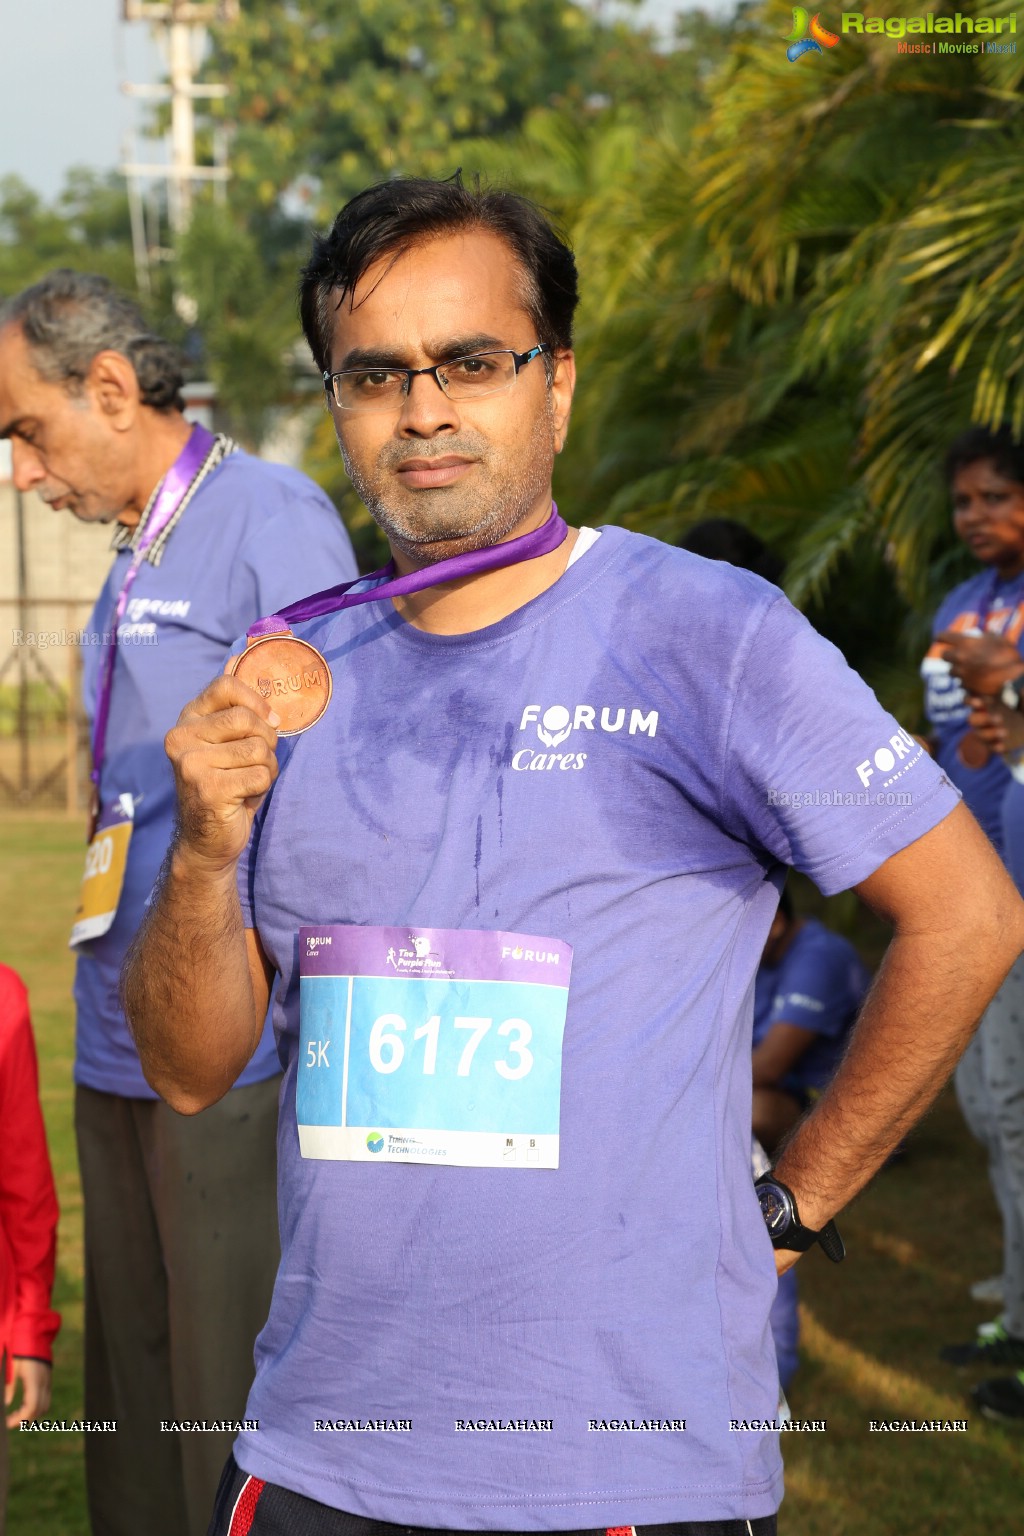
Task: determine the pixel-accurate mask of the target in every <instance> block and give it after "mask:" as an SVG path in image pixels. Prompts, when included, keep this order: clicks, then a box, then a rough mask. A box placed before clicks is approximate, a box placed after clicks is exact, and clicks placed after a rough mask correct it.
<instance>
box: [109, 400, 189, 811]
mask: <svg viewBox="0 0 1024 1536" xmlns="http://www.w3.org/2000/svg"><path fill="white" fill-rule="evenodd" d="M215 441H216V439H215V438H214V436H213V433H212V432H207V430H206V428H205V427H203V426H200V425H199V423H198V422H197V423H196V425H195V426H194V427H193V428H192V432H191V434H190V436H189V440H188V442H187V443H186V444H185V446H184V448H183V449H182V450H181V452H180V453H179V455H178V457H177V458H176V459H175V461H174V463H173V464H172V465H171V467H170V469H169V470H168V471H167V473H166V475H165V476H164V481H163V485H162V486H161V487H160V492H159V495H158V496H157V498H156V502H155V503H154V506H153V509H152V511H151V512H150V514H149V517H148V518H147V520H146V529H145V532H144V533H143V535H142V537H141V539H140V540H139V542H138V544H137V545H136V546H135V551H134V554H133V556H132V562H131V564H130V565H129V567H128V571H127V573H126V575H125V578H124V581H123V582H122V583H121V590H120V592H119V593H118V594H117V602H116V603H115V604H114V620H113V629H112V633H111V637H110V646H109V648H108V650H107V652H106V655H105V657H104V667H103V675H102V677H101V679H100V689H99V696H98V698H97V701H96V721H95V724H94V726H93V733H92V773H91V774H90V778H91V779H92V783H93V788H94V790H95V793H96V796H97V798H98V796H99V788H100V772H101V770H102V767H103V754H104V749H105V747H106V741H107V724H108V722H109V719H110V695H111V692H112V690H113V686H114V663H115V661H116V660H117V632H118V629H119V628H120V624H121V620H122V619H123V618H124V614H125V609H126V608H127V607H128V594H129V593H130V592H131V589H132V587H133V586H134V585H135V578H136V576H137V575H138V574H139V571H140V569H141V567H142V562H143V560H144V559H145V558H146V553H147V551H148V550H149V548H150V547H151V545H152V544H153V543H155V541H156V540H157V539H158V538H159V537H160V535H161V534H162V533H163V531H164V529H165V528H166V527H167V524H168V523H169V522H170V520H171V518H172V517H173V516H174V514H175V512H177V510H178V508H179V507H180V506H181V503H182V501H183V500H184V498H185V493H186V492H187V490H188V488H189V486H190V485H191V484H192V481H193V480H194V479H195V477H196V474H197V473H198V471H199V470H200V468H201V467H202V464H203V460H204V459H205V458H206V456H207V454H208V453H209V452H210V449H211V448H212V447H213V444H214V442H215Z"/></svg>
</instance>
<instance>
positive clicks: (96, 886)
mask: <svg viewBox="0 0 1024 1536" xmlns="http://www.w3.org/2000/svg"><path fill="white" fill-rule="evenodd" d="M216 441H217V439H216V438H215V437H214V435H213V433H212V432H208V431H207V430H206V428H205V427H203V426H200V425H198V423H197V424H196V425H195V426H194V427H193V428H192V431H191V433H190V434H189V439H188V442H187V443H186V444H185V446H184V448H183V449H182V450H181V452H180V453H179V455H178V457H177V458H176V459H175V461H174V463H173V464H172V465H171V467H170V469H169V470H168V471H167V474H166V475H165V476H164V480H163V484H162V485H161V486H160V489H159V491H158V493H157V497H156V501H155V502H154V503H153V507H152V510H151V512H150V514H149V517H148V518H147V519H146V525H145V528H144V529H143V531H142V534H141V536H140V538H139V540H138V543H137V544H136V546H135V549H134V552H133V554H132V559H131V562H130V563H129V566H128V570H127V571H126V572H125V576H124V580H123V581H122V583H121V586H120V589H119V591H118V594H117V597H116V598H115V600H114V609H113V615H112V618H111V623H110V632H109V634H108V635H107V637H106V638H107V640H108V642H109V644H108V646H107V649H106V652H105V654H104V658H103V668H102V671H101V673H100V684H99V692H98V694H97V699H96V717H95V720H94V722H93V733H92V771H91V773H90V779H91V781H92V794H91V796H90V805H89V836H88V843H89V846H88V849H87V852H86V856H85V870H84V872H83V875H82V885H81V891H80V894H79V902H78V909H77V911H76V912H75V918H74V922H73V924H72V928H71V940H70V942H71V945H72V947H74V946H75V945H77V944H83V943H86V942H87V941H88V940H89V939H95V938H99V937H100V935H101V934H104V933H106V932H107V930H108V929H109V928H110V926H111V924H112V923H113V921H114V917H115V915H116V913H117V905H118V902H119V901H120V899H121V889H122V887H123V885H124V875H125V868H126V866H127V862H128V844H129V843H130V841H131V835H132V821H133V818H134V814H135V807H134V803H133V800H132V797H131V795H130V794H117V795H114V796H112V797H108V799H107V803H106V804H104V803H103V798H102V796H101V792H100V780H101V775H102V773H103V759H104V756H105V753H106V742H107V727H108V724H109V722H110V701H111V696H112V694H113V688H114V670H115V667H116V664H117V650H118V633H119V629H120V625H121V620H122V619H123V618H124V615H125V613H126V611H127V608H128V598H129V596H130V594H131V590H132V587H133V586H134V585H135V579H136V577H137V576H138V574H139V571H140V570H141V568H142V563H143V561H144V560H145V558H146V555H147V554H148V552H149V550H150V549H151V548H152V547H153V545H154V544H155V543H156V541H157V539H158V538H159V537H160V535H161V534H162V533H163V532H164V530H165V529H166V528H167V527H168V525H169V524H170V522H171V520H172V519H173V517H174V515H175V513H176V512H177V511H178V509H179V507H180V506H181V504H182V502H183V501H184V499H185V497H186V496H187V495H188V491H189V488H190V486H191V485H192V483H193V482H194V480H195V478H196V475H197V474H198V473H199V471H200V470H201V469H202V467H203V464H204V463H205V461H206V459H207V458H208V457H209V454H210V450H211V448H212V447H213V446H214V444H215V443H216Z"/></svg>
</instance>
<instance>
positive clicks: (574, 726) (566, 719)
mask: <svg viewBox="0 0 1024 1536" xmlns="http://www.w3.org/2000/svg"><path fill="white" fill-rule="evenodd" d="M519 731H520V734H522V733H523V732H524V731H525V732H527V733H528V736H527V739H528V740H529V739H530V736H532V734H533V732H536V735H537V740H538V741H539V742H540V743H541V744H542V746H545V747H547V748H548V749H549V750H548V751H547V752H538V751H537V750H536V749H535V748H534V747H532V746H529V747H520V748H519V750H518V751H516V752H514V753H513V754H512V767H513V769H514V771H515V772H517V773H522V772H525V771H527V770H534V771H536V770H537V769H541V770H550V769H552V768H557V769H561V770H565V769H568V770H570V771H573V772H577V771H578V770H579V769H581V768H583V767H584V766H585V765H586V761H587V756H588V754H587V753H586V752H577V751H570V752H556V751H555V750H554V749H555V747H560V746H562V744H563V743H564V742H566V741H568V740H569V738H570V736H572V735H573V733H574V732H576V733H577V734H576V741H575V742H574V743H573V745H574V746H579V745H581V744H582V742H583V741H585V740H587V737H586V736H585V735H583V734H582V733H584V732H591V733H594V732H597V733H602V732H603V733H604V734H605V735H609V736H614V735H617V734H618V733H619V732H620V731H624V732H625V734H626V735H627V736H636V735H638V734H639V735H643V736H651V737H653V736H655V735H656V734H657V731H658V711H657V710H656V709H651V710H647V711H646V712H645V711H644V710H642V709H636V708H632V707H631V708H629V709H627V708H626V707H625V706H624V705H619V706H617V707H615V708H610V707H609V706H607V705H605V706H603V707H600V708H599V707H597V706H595V705H593V704H576V705H574V707H573V708H572V709H569V708H567V707H566V705H564V704H549V705H548V706H547V708H546V709H545V708H544V707H543V706H542V705H540V704H527V705H526V707H525V709H524V710H523V714H522V719H521V720H520V722H519Z"/></svg>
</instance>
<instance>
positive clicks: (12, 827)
mask: <svg viewBox="0 0 1024 1536" xmlns="http://www.w3.org/2000/svg"><path fill="white" fill-rule="evenodd" d="M83 837H84V833H83V828H82V827H81V826H80V825H78V824H77V823H72V822H68V821H63V820H59V819H56V818H38V819H36V818H32V817H29V816H23V817H21V818H19V819H18V820H14V819H8V820H3V821H0V848H2V850H3V857H2V860H0V932H2V933H3V935H4V943H3V947H2V952H0V958H2V959H3V960H4V961H5V962H6V963H7V964H9V965H13V966H14V967H15V968H16V969H17V970H19V971H20V972H21V973H22V975H23V976H24V978H25V980H26V982H27V983H28V986H29V991H30V995H31V999H32V1008H33V1018H34V1022H35V1027H36V1034H37V1039H38V1042H39V1055H40V1063H41V1070H42V1093H43V1105H44V1109H45V1112H46V1122H47V1126H48V1129H49V1135H50V1148H51V1152H52V1156H53V1161H54V1167H55V1171H56V1176H57V1188H58V1194H59V1196H60V1202H61V1224H60V1249H59V1254H58V1277H57V1295H56V1305H57V1307H58V1308H59V1310H60V1311H61V1312H62V1313H63V1316H64V1326H63V1329H62V1330H61V1333H60V1336H59V1338H58V1340H57V1358H56V1373H55V1378H54V1404H53V1409H52V1416H53V1417H54V1418H74V1417H76V1416H78V1415H80V1413H81V1411H82V1400H81V1388H80V1379H81V1359H82V1299H81V1298H82V1259H81V1237H82V1211H81V1195H80V1191H79V1187H78V1174H77V1169H76V1165H75V1151H74V1137H73V1133H72V1127H71V1061H72V1045H73V1034H72V1016H71V1003H70V990H71V973H72V961H71V956H70V954H69V952H68V950H67V947H66V945H67V929H68V925H69V922H70V916H71V913H72V911H73V909H74V898H75V894H76V890H77V885H78V879H79V876H80V874H81V867H82V861H83V857H84V843H83ZM840 899H841V900H842V898H840ZM801 904H802V903H801ZM842 926H844V927H845V926H848V925H847V924H846V923H843V925H842ZM865 939H866V947H867V949H868V950H869V951H872V950H873V949H874V946H875V943H876V940H877V935H874V934H872V933H866V934H865ZM841 1227H842V1231H843V1234H844V1237H845V1239H846V1244H847V1248H848V1250H849V1257H848V1259H847V1261H846V1263H845V1264H843V1265H842V1266H841V1267H840V1268H835V1267H833V1266H832V1265H830V1264H829V1263H828V1262H827V1260H826V1259H825V1258H824V1256H823V1255H821V1254H820V1253H818V1252H814V1253H812V1254H809V1255H807V1257H806V1258H804V1259H802V1260H801V1262H800V1279H801V1287H802V1298H803V1307H802V1318H803V1350H802V1365H801V1368H800V1371H799V1374H798V1375H797V1378H796V1381H795V1382H794V1385H793V1389H792V1391H791V1394H790V1398H791V1404H792V1408H793V1412H794V1415H795V1416H796V1417H797V1418H802V1419H825V1420H826V1421H827V1423H828V1430H827V1432H826V1433H825V1434H807V1435H800V1436H797V1435H794V1436H792V1437H791V1438H789V1439H787V1440H786V1441H785V1443H784V1451H785V1453H786V1466H787V1488H788V1492H787V1497H786V1502H785V1505H784V1507H783V1514H782V1518H781V1530H782V1532H783V1536H1011V1533H1015V1532H1018V1531H1020V1530H1022V1529H1024V1430H1022V1431H1021V1432H1011V1431H1007V1430H1002V1429H999V1428H997V1427H995V1426H994V1425H991V1424H988V1423H986V1421H985V1420H983V1419H982V1418H980V1417H979V1416H977V1415H976V1414H973V1413H971V1411H970V1409H969V1407H968V1406H967V1402H966V1397H965V1392H966V1387H967V1385H969V1384H970V1381H971V1380H972V1378H971V1377H970V1376H963V1375H960V1374H958V1373H957V1372H954V1371H953V1370H951V1369H949V1368H948V1367H946V1366H944V1365H942V1364H940V1362H939V1361H938V1360H937V1359H936V1349H937V1347H938V1346H939V1344H941V1343H944V1342H949V1341H952V1340H957V1339H961V1338H967V1337H968V1336H969V1334H970V1333H971V1332H972V1331H973V1328H974V1326H975V1325H976V1324H977V1323H978V1322H981V1321H982V1320H983V1319H984V1318H985V1317H986V1316H987V1315H988V1314H987V1313H986V1311H985V1309H984V1308H979V1307H977V1306H976V1305H974V1304H973V1303H972V1302H971V1301H970V1300H969V1298H968V1295H967V1288H968V1285H969V1284H970V1282H971V1281H972V1280H975V1279H977V1278H979V1277H980V1276H982V1275H989V1274H992V1273H993V1271H994V1270H995V1269H996V1268H997V1265H998V1255H999V1234H998V1228H997V1223H996V1214H995V1207H994V1204H993V1201H992V1199H991V1196H990V1194H989V1192H988V1186H987V1182H986V1179H985V1175H984V1168H983V1164H982V1159H981V1155H980V1153H979V1151H978V1149H977V1147H975V1145H974V1143H973V1142H972V1141H971V1140H970V1139H969V1138H968V1136H967V1134H966V1132H965V1131H964V1129H963V1126H962V1124H961V1122H960V1118H959V1115H958V1113H957V1110H956V1106H955V1104H954V1102H953V1099H952V1095H951V1094H950V1093H949V1092H948V1091H947V1093H946V1094H944V1095H943V1097H942V1099H941V1100H940V1102H939V1105H938V1106H937V1108H936V1109H935V1111H934V1112H933V1113H932V1115H931V1116H930V1117H929V1118H928V1120H927V1121H926V1122H925V1124H924V1126H923V1127H922V1128H921V1129H920V1130H919V1131H918V1132H917V1133H916V1135H915V1136H914V1138H913V1140H912V1143H911V1145H910V1148H909V1151H908V1154H907V1156H906V1158H905V1159H904V1160H903V1161H902V1162H900V1163H898V1164H897V1165H895V1166H893V1167H892V1168H890V1169H887V1170H886V1171H885V1172H884V1173H882V1174H881V1175H880V1176H879V1177H878V1178H877V1179H876V1181H875V1183H874V1184H873V1186H872V1188H871V1189H870V1190H869V1191H868V1193H867V1194H866V1195H864V1196H863V1197H862V1198H861V1199H860V1200H859V1201H858V1202H857V1204H856V1205H855V1206H854V1208H853V1209H852V1210H850V1211H848V1212H847V1213H846V1215H845V1216H844V1218H843V1220H842V1222H841ZM975 1374H976V1373H975ZM897 1417H898V1418H908V1419H909V1418H914V1419H921V1418H941V1419H962V1418H968V1419H969V1428H968V1430H967V1432H966V1433H965V1434H943V1435H934V1434H933V1435H923V1434H916V1435H911V1434H898V1435H895V1434H888V1435H886V1434H879V1433H871V1432H870V1431H869V1429H868V1422H869V1420H871V1419H883V1418H884V1419H891V1418H897ZM11 1463H12V1466H11V1473H12V1489H11V1500H10V1508H9V1529H10V1532H11V1536H86V1533H87V1524H86V1518H85V1501H84V1491H83V1483H82V1447H81V1438H80V1437H79V1436H76V1435H53V1436H49V1437H46V1438H45V1439H44V1438H43V1437H41V1436H31V1437H30V1436H22V1435H19V1434H17V1433H15V1434H14V1435H12V1437H11ZM142 1536H144V1533H142Z"/></svg>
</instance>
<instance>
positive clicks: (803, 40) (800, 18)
mask: <svg viewBox="0 0 1024 1536" xmlns="http://www.w3.org/2000/svg"><path fill="white" fill-rule="evenodd" d="M808 32H809V33H810V36H808V35H807V34H808ZM786 41H787V43H788V44H789V47H788V48H787V49H786V58H787V59H788V60H789V62H790V63H791V64H795V63H796V61H797V59H802V58H803V56H804V54H805V53H821V51H822V49H823V48H834V47H835V46H836V44H837V43H838V41H839V35H838V33H836V32H830V31H829V30H828V28H827V27H823V26H822V24H821V12H820V11H818V12H816V13H815V14H814V15H813V16H811V17H808V13H807V11H805V10H804V8H803V6H802V5H794V7H793V30H792V32H791V33H790V34H789V36H788V37H787V39H786Z"/></svg>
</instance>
